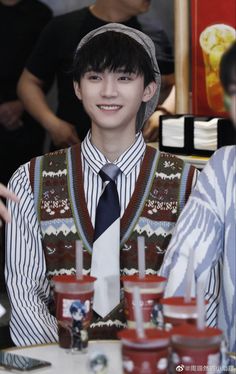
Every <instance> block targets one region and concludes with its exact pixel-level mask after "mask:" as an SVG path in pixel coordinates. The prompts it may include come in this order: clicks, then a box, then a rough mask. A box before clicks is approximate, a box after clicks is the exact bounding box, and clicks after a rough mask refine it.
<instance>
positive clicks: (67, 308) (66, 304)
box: [53, 275, 96, 352]
mask: <svg viewBox="0 0 236 374" xmlns="http://www.w3.org/2000/svg"><path fill="white" fill-rule="evenodd" d="M95 280H96V278H94V277H90V276H88V275H84V276H83V277H82V278H81V279H78V278H76V276H75V275H57V276H54V277H53V282H54V285H55V304H56V318H57V323H58V335H59V346H60V347H61V348H66V349H68V350H69V351H71V352H80V351H86V348H87V345H88V332H87V329H88V326H89V324H90V321H91V318H92V305H93V294H94V282H95Z"/></svg>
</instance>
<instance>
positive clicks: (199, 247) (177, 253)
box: [160, 163, 224, 326]
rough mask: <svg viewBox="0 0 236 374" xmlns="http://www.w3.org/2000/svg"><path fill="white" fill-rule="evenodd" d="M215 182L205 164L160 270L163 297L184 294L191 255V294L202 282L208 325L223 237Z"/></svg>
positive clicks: (219, 195) (219, 192)
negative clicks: (192, 273) (162, 281)
mask: <svg viewBox="0 0 236 374" xmlns="http://www.w3.org/2000/svg"><path fill="white" fill-rule="evenodd" d="M218 182H219V181H218V180H217V177H216V175H215V173H214V168H213V167H212V165H211V163H209V164H208V165H207V167H206V168H205V170H204V171H203V172H202V173H200V175H199V177H198V182H197V185H196V188H195V189H194V191H193V192H192V194H191V196H190V198H189V200H188V202H187V204H186V206H185V208H184V210H183V212H182V213H181V215H180V217H179V220H178V222H177V224H176V227H175V229H174V233H173V236H172V240H171V242H170V245H169V247H168V249H167V252H166V254H165V257H164V261H163V265H162V268H161V270H160V274H161V275H162V276H165V277H167V278H168V281H167V286H166V291H165V296H167V297H168V296H172V295H179V296H180V295H184V294H185V289H186V275H187V273H186V270H187V264H188V261H189V256H190V255H191V254H193V255H194V278H195V279H193V281H192V295H193V296H194V295H195V291H196V290H195V284H196V281H198V280H199V281H202V282H203V283H204V284H205V289H206V299H208V300H209V303H208V306H207V316H206V317H207V323H208V325H211V326H213V325H215V324H216V318H217V307H218V304H219V297H220V283H221V281H220V273H221V266H222V248H223V238H224V233H223V224H222V214H223V209H224V207H223V205H224V204H223V191H222V190H221V184H220V183H218ZM216 195H217V199H216ZM216 200H217V201H218V203H216ZM219 204H220V205H222V206H219Z"/></svg>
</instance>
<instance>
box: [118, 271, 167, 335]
mask: <svg viewBox="0 0 236 374" xmlns="http://www.w3.org/2000/svg"><path fill="white" fill-rule="evenodd" d="M121 280H122V281H123V284H124V298H125V315H126V320H127V324H128V327H129V328H135V319H134V303H133V288H134V287H139V289H140V298H141V307H142V311H143V321H144V328H151V327H153V325H154V323H153V321H152V319H153V318H152V317H153V310H154V307H155V308H156V307H157V306H158V305H159V302H160V299H161V298H162V296H163V292H164V287H165V284H166V278H164V277H159V276H157V275H146V276H145V277H144V278H139V276H138V275H127V276H124V277H122V278H121Z"/></svg>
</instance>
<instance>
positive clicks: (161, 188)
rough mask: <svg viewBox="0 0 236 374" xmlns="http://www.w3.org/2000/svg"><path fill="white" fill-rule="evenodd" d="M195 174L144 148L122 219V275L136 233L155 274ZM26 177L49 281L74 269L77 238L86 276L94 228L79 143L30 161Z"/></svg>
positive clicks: (132, 259)
mask: <svg viewBox="0 0 236 374" xmlns="http://www.w3.org/2000/svg"><path fill="white" fill-rule="evenodd" d="M193 175H194V168H193V167H192V166H190V165H188V164H184V163H183V161H182V160H180V159H178V158H176V157H175V156H173V155H170V154H165V153H160V152H158V151H156V150H155V149H154V148H152V147H147V149H146V152H145V156H144V159H143V162H142V166H141V170H140V174H139V176H138V179H137V182H136V187H135V190H134V193H133V195H132V197H131V200H130V202H129V204H128V206H127V208H126V210H125V213H124V215H123V216H122V218H121V247H120V267H121V275H124V274H134V273H136V272H137V268H138V259H137V236H138V235H144V237H145V243H146V247H147V249H146V269H147V273H148V274H156V273H157V271H158V270H159V268H160V266H161V263H162V260H163V257H164V253H165V250H166V248H167V246H168V243H169V241H170V239H171V234H172V231H173V227H174V225H175V222H176V220H177V218H178V216H179V214H180V212H181V210H182V208H183V206H184V204H185V203H186V201H187V199H188V196H189V194H190V192H191V186H192V179H193ZM30 181H31V186H32V189H33V192H34V198H35V207H36V211H37V216H38V220H39V222H40V226H41V234H42V243H43V249H44V254H45V258H46V266H47V276H48V278H49V280H50V279H51V277H52V276H53V275H56V274H71V273H74V272H75V241H76V240H77V239H81V240H82V242H83V245H84V273H86V274H89V272H90V266H91V253H92V243H93V232H94V228H93V226H92V223H91V219H90V216H89V213H88V209H87V205H86V200H85V193H84V185H83V172H82V165H81V151H80V146H79V145H76V146H73V147H72V148H69V149H65V150H61V151H57V152H54V153H49V154H47V155H44V156H41V157H38V158H35V159H33V160H32V161H31V163H30ZM104 266H105V259H104Z"/></svg>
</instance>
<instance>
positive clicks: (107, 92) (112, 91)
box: [101, 76, 118, 97]
mask: <svg viewBox="0 0 236 374" xmlns="http://www.w3.org/2000/svg"><path fill="white" fill-rule="evenodd" d="M117 95H118V91H117V83H116V80H115V79H114V77H109V76H107V77H105V78H104V79H103V82H102V87H101V96H103V97H117Z"/></svg>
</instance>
